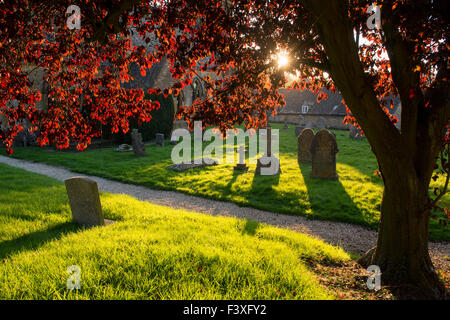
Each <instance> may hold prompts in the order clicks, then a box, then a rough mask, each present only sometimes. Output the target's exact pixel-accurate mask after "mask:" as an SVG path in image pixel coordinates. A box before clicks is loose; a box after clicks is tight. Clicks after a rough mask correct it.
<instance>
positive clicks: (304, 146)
mask: <svg viewBox="0 0 450 320" xmlns="http://www.w3.org/2000/svg"><path fill="white" fill-rule="evenodd" d="M313 139H314V131H313V130H312V129H310V128H305V129H303V131H302V132H301V133H300V135H299V136H298V138H297V148H298V149H297V160H298V162H299V163H300V162H311V161H312V155H311V144H312V141H313Z"/></svg>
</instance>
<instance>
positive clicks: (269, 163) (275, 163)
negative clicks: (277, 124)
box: [255, 127, 281, 175]
mask: <svg viewBox="0 0 450 320" xmlns="http://www.w3.org/2000/svg"><path fill="white" fill-rule="evenodd" d="M266 136H267V138H266V140H267V147H266V153H265V154H264V155H263V156H262V157H261V158H259V159H258V160H257V162H256V170H255V174H257V175H262V174H263V173H264V172H262V171H261V169H262V168H266V169H267V170H264V171H268V170H270V173H269V174H265V175H277V174H280V173H281V169H280V159H278V158H277V157H275V156H274V155H272V128H271V127H267V130H266Z"/></svg>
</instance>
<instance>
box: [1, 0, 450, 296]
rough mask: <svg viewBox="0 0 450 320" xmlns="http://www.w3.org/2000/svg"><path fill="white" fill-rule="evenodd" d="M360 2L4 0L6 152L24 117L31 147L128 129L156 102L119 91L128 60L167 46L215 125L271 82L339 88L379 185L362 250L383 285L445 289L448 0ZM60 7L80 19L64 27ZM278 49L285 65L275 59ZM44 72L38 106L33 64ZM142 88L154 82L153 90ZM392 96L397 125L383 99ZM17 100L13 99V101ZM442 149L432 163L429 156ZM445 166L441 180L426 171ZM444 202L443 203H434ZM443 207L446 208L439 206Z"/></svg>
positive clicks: (262, 98)
mask: <svg viewBox="0 0 450 320" xmlns="http://www.w3.org/2000/svg"><path fill="white" fill-rule="evenodd" d="M371 4H372V3H371V2H370V1H362V0H347V1H346V0H302V1H287V0H273V1H262V0H261V1H258V0H235V1H231V0H230V1H222V0H207V1H201V0H192V1H191V0H167V1H158V0H153V1H139V0H97V1H90V0H79V1H75V0H74V1H69V0H59V1H52V0H48V1H37V0H36V1H34V0H8V1H0V76H1V78H0V79H1V80H0V115H1V116H2V117H3V121H4V125H3V127H2V128H1V130H0V140H1V141H2V142H3V143H4V144H5V145H6V147H7V149H8V151H9V152H12V151H13V150H12V142H13V138H14V136H15V135H16V134H17V133H18V132H19V131H20V130H21V129H22V126H23V124H24V123H25V122H27V123H29V125H30V130H37V132H38V133H39V138H38V142H39V144H40V145H41V146H44V145H46V144H49V143H52V144H56V145H57V146H58V147H60V148H65V147H67V146H68V144H69V142H70V141H74V142H76V143H77V144H78V148H79V149H80V150H82V149H84V148H85V147H86V146H87V145H88V144H89V143H90V141H91V139H92V138H94V137H96V136H98V135H99V134H100V133H101V126H100V124H111V125H112V128H113V129H112V130H113V131H114V132H117V131H118V130H123V131H127V130H128V121H127V119H128V118H130V117H138V118H139V120H140V121H150V120H151V117H150V115H149V112H150V111H151V110H152V109H154V108H157V107H158V104H157V103H154V102H151V101H147V100H144V99H143V97H144V92H143V91H142V90H125V89H123V88H122V87H121V83H122V82H124V81H127V80H128V79H129V77H130V76H129V74H128V66H129V65H130V63H132V62H135V63H137V64H138V65H139V66H140V67H141V72H142V73H145V72H146V70H148V69H149V68H151V66H152V64H153V63H155V62H157V61H160V60H161V59H162V58H164V57H166V58H167V59H168V61H169V63H170V66H171V70H170V71H171V73H172V76H173V78H174V79H175V84H174V85H173V87H172V88H170V89H166V90H164V92H163V93H164V94H165V95H168V94H174V95H175V96H177V95H178V94H179V93H180V90H181V89H183V88H184V87H185V86H186V85H190V84H191V82H192V79H193V77H194V76H198V77H200V78H201V79H202V81H203V82H204V86H205V88H206V99H203V100H196V101H195V102H194V105H193V106H189V107H188V106H185V107H182V108H180V110H179V112H178V116H179V117H180V118H184V119H186V120H187V121H189V122H192V121H193V120H196V119H201V120H202V121H203V123H204V124H205V125H215V126H218V127H219V128H220V129H222V130H225V129H227V128H230V127H232V126H233V125H235V124H244V125H245V126H246V127H247V128H249V127H258V126H260V125H264V124H266V122H267V112H268V111H269V112H272V113H274V112H275V110H276V108H277V107H279V106H282V105H283V104H284V97H283V96H282V95H281V94H279V92H278V89H280V88H288V89H297V90H298V89H300V90H304V89H308V90H312V91H315V92H320V93H319V95H318V99H319V100H320V99H324V98H326V95H325V94H324V93H322V92H321V90H322V89H324V88H326V89H331V90H339V92H340V93H341V94H342V96H343V98H344V101H345V104H346V106H347V108H348V116H347V118H346V121H347V122H349V123H353V124H356V125H358V126H360V127H361V129H362V130H363V132H364V134H365V135H366V137H367V140H368V142H369V143H370V146H371V148H372V151H373V153H374V154H375V156H376V158H377V161H378V166H379V172H380V175H381V177H382V179H383V183H384V193H383V199H382V203H381V219H380V224H379V230H378V242H377V246H376V247H375V248H374V249H372V250H370V251H369V252H368V253H367V254H366V255H365V256H364V257H362V258H361V260H360V262H361V263H362V264H363V265H370V264H375V265H378V266H380V267H381V270H382V280H383V284H386V285H390V286H393V287H395V288H397V287H401V288H406V289H407V290H406V291H407V292H408V294H410V295H411V296H413V297H421V298H423V297H426V298H442V297H444V295H445V294H446V293H445V288H444V286H443V284H442V283H441V282H440V280H439V278H438V276H437V274H436V272H435V270H434V268H433V264H432V262H431V259H430V256H429V253H428V224H429V219H430V215H431V211H432V210H435V209H436V208H437V207H439V205H440V203H441V200H442V196H443V194H444V193H445V192H446V191H447V187H448V174H449V171H450V166H449V162H448V156H449V151H448V150H449V149H448V148H449V147H448V146H449V144H448V141H449V119H450V106H449V96H448V94H449V88H448V76H449V75H448V70H449V62H448V51H449V44H448V40H449V39H448V37H449V34H450V32H449V24H448V21H447V19H446V16H445V12H449V10H448V9H449V8H448V3H447V2H446V1H445V0H435V1H433V0H428V1H425V0H414V1H413V0H390V1H387V0H386V1H377V5H378V6H379V7H380V8H381V24H380V28H379V29H377V28H375V29H373V28H369V27H368V25H367V23H366V22H367V20H368V19H369V18H370V17H371V15H372V13H371V12H370V11H368V8H369V6H370V5H371ZM70 5H77V6H78V7H79V8H80V13H81V16H80V18H81V19H80V26H81V28H80V29H70V28H68V22H69V21H68V20H70V19H73V18H74V17H73V16H70V15H71V14H72V13H71V12H69V14H66V10H67V8H68V7H69V6H70ZM133 33H134V34H136V35H138V36H139V37H141V38H142V39H144V40H145V41H146V42H149V41H153V40H154V39H155V38H156V39H157V42H158V43H157V46H156V48H155V51H154V52H148V51H146V50H145V48H144V47H143V46H140V47H137V46H133V45H132V43H131V40H130V36H131V35H132V34H133ZM280 55H284V56H285V59H286V61H287V63H285V64H284V65H281V64H279V63H278V59H277V57H279V56H280ZM25 65H27V66H30V65H32V66H33V69H36V68H38V69H39V70H43V74H44V78H45V81H46V83H47V84H48V108H46V109H44V110H41V109H39V108H37V107H36V102H37V101H39V99H40V94H39V92H38V91H37V90H34V89H33V86H32V83H31V80H30V77H29V74H30V68H29V67H28V68H25V67H24V66H25ZM150 91H151V93H160V90H159V89H158V88H155V89H152V90H150ZM393 95H395V96H398V97H399V98H400V101H401V106H402V112H401V129H400V130H398V129H397V128H396V127H395V123H396V121H397V119H395V118H394V117H392V116H391V115H390V114H389V111H388V110H389V108H390V103H389V98H390V97H392V96H393ZM12 102H15V103H12ZM438 161H439V163H438ZM439 173H441V174H446V175H447V178H446V180H445V183H444V186H443V188H442V189H435V190H431V191H433V192H434V196H430V190H429V188H430V187H429V185H430V180H431V179H432V178H436V174H439ZM441 207H442V205H441ZM442 209H443V210H447V211H446V212H447V213H448V206H444V207H443V208H442Z"/></svg>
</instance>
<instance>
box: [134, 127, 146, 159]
mask: <svg viewBox="0 0 450 320" xmlns="http://www.w3.org/2000/svg"><path fill="white" fill-rule="evenodd" d="M131 141H132V142H133V150H134V154H135V155H136V156H145V155H146V152H145V146H144V143H143V142H142V134H140V133H139V131H138V129H133V131H132V132H131Z"/></svg>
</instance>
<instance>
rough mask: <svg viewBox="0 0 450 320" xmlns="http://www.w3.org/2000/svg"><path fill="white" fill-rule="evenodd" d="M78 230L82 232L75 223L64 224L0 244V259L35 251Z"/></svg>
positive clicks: (81, 228)
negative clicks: (22, 252)
mask: <svg viewBox="0 0 450 320" xmlns="http://www.w3.org/2000/svg"><path fill="white" fill-rule="evenodd" d="M80 230H83V227H81V226H79V225H78V224H76V223H75V222H65V223H61V224H58V225H56V226H53V227H51V228H48V229H45V230H41V231H36V232H33V233H29V234H25V235H23V236H21V237H18V238H15V239H11V240H6V241H3V242H0V259H5V258H7V257H9V256H11V255H13V254H15V253H18V252H21V251H28V250H35V249H37V248H39V247H42V246H43V245H45V244H46V243H48V242H51V241H52V240H56V239H59V238H61V237H62V236H64V235H66V234H69V233H73V232H77V231H80Z"/></svg>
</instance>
